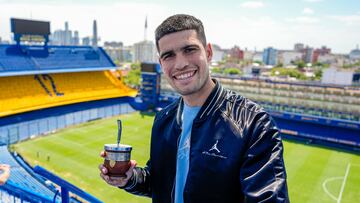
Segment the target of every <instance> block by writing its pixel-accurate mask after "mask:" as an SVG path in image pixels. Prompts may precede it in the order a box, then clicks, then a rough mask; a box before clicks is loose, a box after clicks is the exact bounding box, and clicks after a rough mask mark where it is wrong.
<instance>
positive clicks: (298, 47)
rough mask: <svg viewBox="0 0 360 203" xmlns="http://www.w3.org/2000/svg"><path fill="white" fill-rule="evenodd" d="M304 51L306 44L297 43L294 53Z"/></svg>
mask: <svg viewBox="0 0 360 203" xmlns="http://www.w3.org/2000/svg"><path fill="white" fill-rule="evenodd" d="M303 50H304V44H303V43H296V44H295V45H294V51H301V52H302V51H303Z"/></svg>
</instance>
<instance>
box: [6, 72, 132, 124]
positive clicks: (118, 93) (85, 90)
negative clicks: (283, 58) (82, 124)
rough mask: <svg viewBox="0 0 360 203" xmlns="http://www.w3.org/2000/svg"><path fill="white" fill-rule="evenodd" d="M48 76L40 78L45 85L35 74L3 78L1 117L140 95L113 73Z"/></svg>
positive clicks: (40, 76)
mask: <svg viewBox="0 0 360 203" xmlns="http://www.w3.org/2000/svg"><path fill="white" fill-rule="evenodd" d="M48 76H49V77H48ZM48 76H45V77H44V75H39V77H38V78H39V79H40V81H41V82H40V81H39V80H37V79H36V78H35V75H28V76H11V77H0V117H2V116H7V115H11V114H16V113H21V112H26V111H32V110H36V109H41V108H48V107H54V106H60V105H65V104H72V103H79V102H85V101H93V100H100V99H108V98H116V97H124V96H135V95H136V94H137V91H136V90H134V89H131V88H129V87H127V86H126V85H124V84H123V83H122V82H121V81H120V80H118V79H117V78H116V77H115V76H114V75H113V74H112V73H111V72H110V71H94V72H78V73H57V74H48ZM51 79H52V82H51ZM41 83H42V84H43V85H42V84H41ZM54 87H55V88H54Z"/></svg>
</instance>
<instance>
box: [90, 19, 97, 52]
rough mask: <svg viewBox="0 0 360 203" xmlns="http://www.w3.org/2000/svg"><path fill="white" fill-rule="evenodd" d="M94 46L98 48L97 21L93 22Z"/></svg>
mask: <svg viewBox="0 0 360 203" xmlns="http://www.w3.org/2000/svg"><path fill="white" fill-rule="evenodd" d="M91 44H92V46H94V47H96V46H97V45H98V34H97V24H96V20H94V22H93V36H92V43H91Z"/></svg>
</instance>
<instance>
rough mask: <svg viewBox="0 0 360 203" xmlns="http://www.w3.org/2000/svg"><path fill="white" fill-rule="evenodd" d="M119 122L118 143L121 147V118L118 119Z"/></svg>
mask: <svg viewBox="0 0 360 203" xmlns="http://www.w3.org/2000/svg"><path fill="white" fill-rule="evenodd" d="M117 123H118V136H117V145H118V147H119V144H120V139H121V130H122V127H121V120H120V119H119V120H117Z"/></svg>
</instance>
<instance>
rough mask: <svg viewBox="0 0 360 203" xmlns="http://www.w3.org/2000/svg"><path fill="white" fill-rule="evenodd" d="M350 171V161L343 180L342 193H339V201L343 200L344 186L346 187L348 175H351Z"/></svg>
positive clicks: (338, 202)
mask: <svg viewBox="0 0 360 203" xmlns="http://www.w3.org/2000/svg"><path fill="white" fill-rule="evenodd" d="M349 171H350V163H348V165H347V167H346V172H345V176H344V180H343V182H342V185H341V189H340V194H339V198H338V201H337V203H340V202H341V197H342V194H343V191H344V188H345V184H346V179H347V176H348V175H349Z"/></svg>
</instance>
